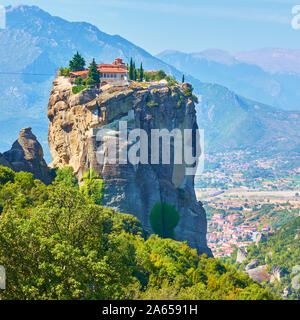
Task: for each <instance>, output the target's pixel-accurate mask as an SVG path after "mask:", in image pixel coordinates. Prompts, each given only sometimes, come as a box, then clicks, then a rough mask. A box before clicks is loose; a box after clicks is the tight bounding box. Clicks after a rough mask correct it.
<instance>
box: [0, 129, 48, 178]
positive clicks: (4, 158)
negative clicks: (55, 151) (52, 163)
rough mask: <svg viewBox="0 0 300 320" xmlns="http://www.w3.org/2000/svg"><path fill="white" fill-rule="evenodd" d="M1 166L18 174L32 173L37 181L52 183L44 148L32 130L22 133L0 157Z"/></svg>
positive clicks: (23, 130)
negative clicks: (22, 172) (21, 172)
mask: <svg viewBox="0 0 300 320" xmlns="http://www.w3.org/2000/svg"><path fill="white" fill-rule="evenodd" d="M0 164H1V165H3V166H6V167H9V168H11V169H12V170H14V171H16V172H19V171H25V172H31V173H33V174H34V177H35V178H36V179H39V180H41V181H43V182H44V183H46V184H48V183H50V182H51V179H50V176H49V172H48V167H47V164H46V162H45V160H44V153H43V149H42V146H41V145H40V143H39V142H38V141H37V139H36V136H35V135H34V134H33V133H32V132H31V128H24V129H22V130H21V131H20V134H19V137H18V140H17V141H15V142H14V144H13V145H12V148H11V149H10V150H9V151H7V152H5V153H4V154H2V155H0Z"/></svg>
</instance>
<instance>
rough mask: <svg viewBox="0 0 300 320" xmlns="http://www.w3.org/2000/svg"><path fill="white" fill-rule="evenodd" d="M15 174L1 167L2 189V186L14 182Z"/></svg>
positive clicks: (0, 181)
mask: <svg viewBox="0 0 300 320" xmlns="http://www.w3.org/2000/svg"><path fill="white" fill-rule="evenodd" d="M14 179H15V173H14V172H13V171H12V170H11V169H9V168H7V167H3V166H1V165H0V188H1V185H4V184H6V183H7V182H9V181H10V182H14Z"/></svg>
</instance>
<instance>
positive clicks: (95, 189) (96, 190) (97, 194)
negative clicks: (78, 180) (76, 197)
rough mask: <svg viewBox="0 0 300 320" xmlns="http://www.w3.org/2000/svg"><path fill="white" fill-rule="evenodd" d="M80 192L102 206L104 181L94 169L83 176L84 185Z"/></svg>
mask: <svg viewBox="0 0 300 320" xmlns="http://www.w3.org/2000/svg"><path fill="white" fill-rule="evenodd" d="M80 190H81V191H82V192H83V194H84V195H85V196H86V197H87V198H89V199H91V200H92V201H93V202H94V203H95V204H99V205H100V204H101V203H102V200H103V194H104V181H103V180H102V179H101V178H100V176H99V175H98V174H97V173H96V172H95V170H94V169H90V170H89V171H87V172H86V173H85V174H84V175H83V185H82V186H81V188H80Z"/></svg>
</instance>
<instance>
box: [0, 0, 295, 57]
mask: <svg viewBox="0 0 300 320" xmlns="http://www.w3.org/2000/svg"><path fill="white" fill-rule="evenodd" d="M20 3H22V4H28V5H37V6H39V7H41V8H42V9H44V10H46V11H48V12H49V13H51V14H53V15H57V16H60V17H62V18H65V19H67V20H70V21H86V22H90V23H92V24H94V25H96V26H97V27H99V29H100V30H102V31H104V32H107V33H109V34H119V35H121V36H122V37H124V38H126V39H127V40H130V41H132V42H133V43H135V44H137V45H139V46H141V47H143V48H144V49H146V50H147V51H149V52H150V53H152V54H157V53H159V52H161V51H163V50H166V49H176V50H180V51H184V52H197V51H201V50H204V49H208V48H218V49H224V50H228V51H231V52H236V51H240V50H251V49H257V48H262V47H283V48H297V49H299V48H300V41H299V40H300V30H294V29H293V28H292V27H291V19H292V17H293V15H292V7H293V6H295V5H297V4H299V5H300V0H150V1H146V0H51V1H50V0H36V1H30V0H28V1H27V0H22V2H20V0H19V1H13V0H9V1H5V0H0V4H2V5H5V6H6V5H9V4H11V5H18V4H20Z"/></svg>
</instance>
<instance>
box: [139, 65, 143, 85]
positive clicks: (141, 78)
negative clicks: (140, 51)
mask: <svg viewBox="0 0 300 320" xmlns="http://www.w3.org/2000/svg"><path fill="white" fill-rule="evenodd" d="M139 73H140V74H139V75H140V81H141V82H142V81H143V80H144V69H143V63H142V62H141V67H140V72H139Z"/></svg>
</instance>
